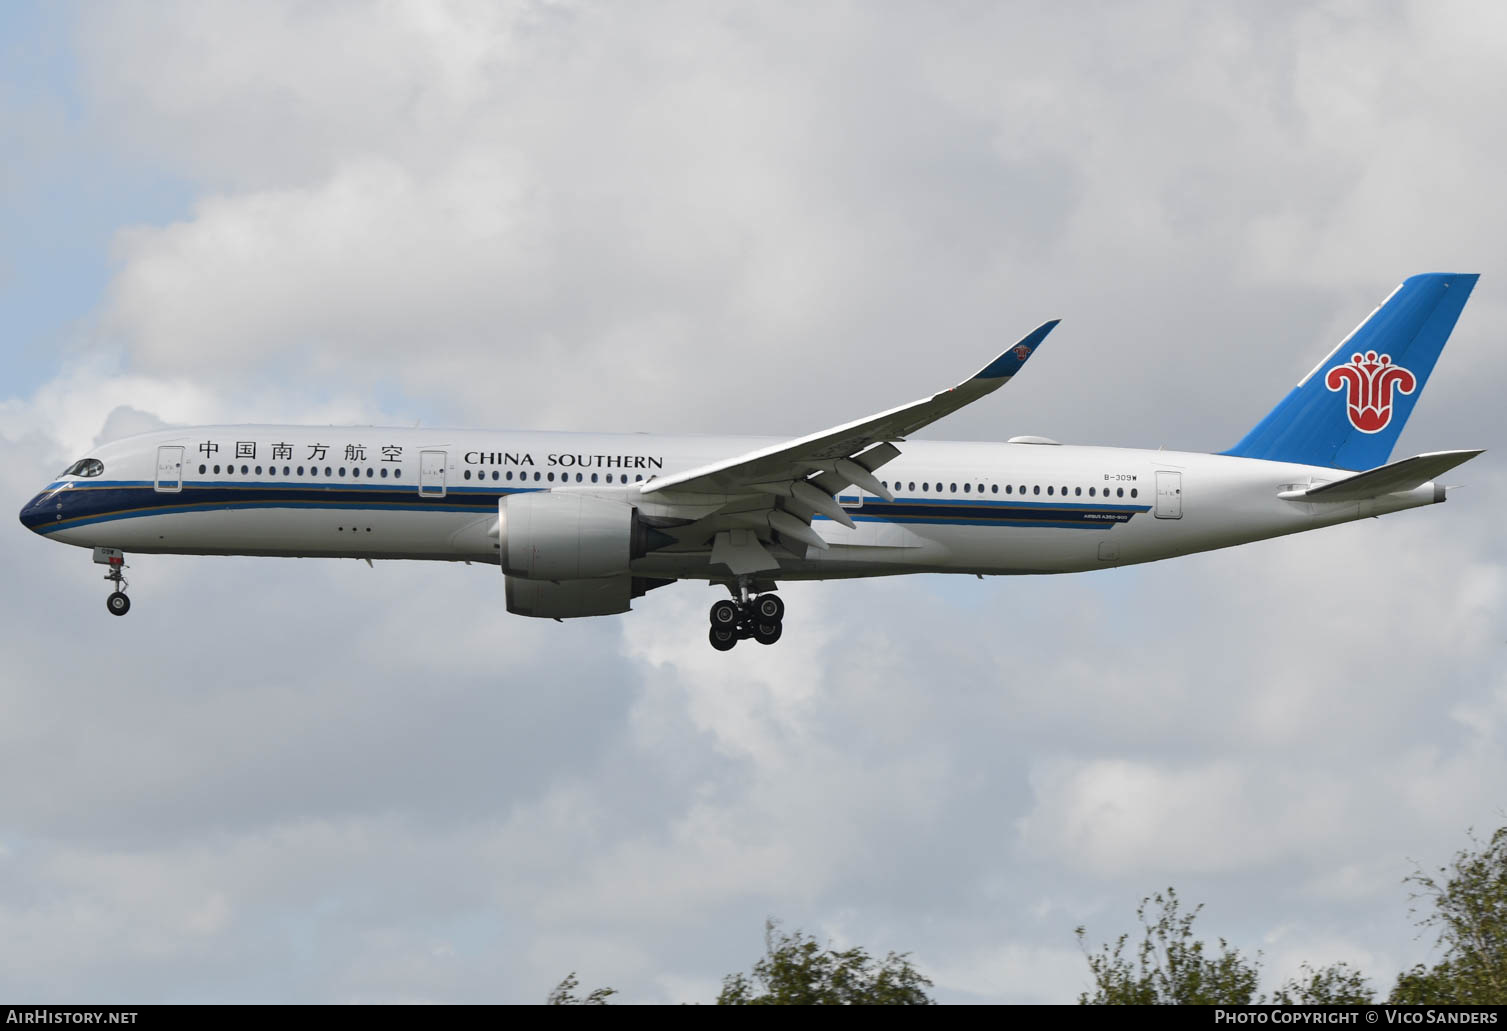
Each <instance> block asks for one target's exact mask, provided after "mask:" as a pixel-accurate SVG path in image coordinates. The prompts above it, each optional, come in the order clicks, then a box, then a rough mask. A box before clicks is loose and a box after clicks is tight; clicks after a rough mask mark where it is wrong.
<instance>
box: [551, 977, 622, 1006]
mask: <svg viewBox="0 0 1507 1031" xmlns="http://www.w3.org/2000/svg"><path fill="white" fill-rule="evenodd" d="M579 987H581V982H579V981H577V980H576V972H575V971H574V970H572V971H571V972H570V973H568V974H566V975H565V980H563V981H561V982H560V983H559V984H557V985H555V990H554V991H552V992H550V993H549V998H548V999H546V1000H544V1004H545V1005H546V1006H606V1005H607V997H608V996H610V995H616V994H617V989H616V988H596V989H593V990H592V991H590V992H588V993H587V995H586V998H584V999H582V998H578V997H577V996H576V989H577V988H579Z"/></svg>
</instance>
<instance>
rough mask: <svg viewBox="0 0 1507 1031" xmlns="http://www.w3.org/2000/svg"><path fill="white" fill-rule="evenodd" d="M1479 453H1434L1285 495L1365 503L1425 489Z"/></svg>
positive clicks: (1304, 498)
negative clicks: (1387, 495)
mask: <svg viewBox="0 0 1507 1031" xmlns="http://www.w3.org/2000/svg"><path fill="white" fill-rule="evenodd" d="M1480 453H1481V452H1480V451H1479V450H1477V451H1431V452H1429V453H1428V454H1424V455H1416V456H1414V457H1413V458H1404V459H1403V460H1402V461H1400V462H1393V463H1392V464H1391V465H1383V466H1379V467H1377V468H1375V469H1368V470H1367V471H1365V472H1363V473H1357V474H1356V475H1354V476H1349V477H1346V478H1345V479H1343V480H1336V481H1334V482H1333V483H1326V484H1324V485H1323V486H1321V487H1314V488H1313V489H1312V490H1304V491H1291V492H1288V493H1285V494H1283V495H1282V497H1284V498H1287V499H1289V500H1292V501H1321V502H1322V501H1364V500H1365V499H1366V498H1379V497H1381V496H1382V495H1383V494H1397V493H1400V492H1403V491H1409V490H1413V489H1414V488H1415V487H1421V486H1423V485H1424V484H1425V483H1428V482H1429V481H1430V480H1433V479H1436V478H1437V477H1440V476H1442V475H1444V474H1445V473H1447V472H1449V471H1450V470H1451V469H1453V468H1454V467H1455V466H1457V465H1462V464H1464V463H1465V462H1468V461H1470V460H1471V459H1472V458H1474V457H1476V456H1477V455H1479V454H1480Z"/></svg>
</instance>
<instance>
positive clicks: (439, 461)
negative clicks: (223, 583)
mask: <svg viewBox="0 0 1507 1031" xmlns="http://www.w3.org/2000/svg"><path fill="white" fill-rule="evenodd" d="M444 496H445V452H443V451H420V452H419V497H421V498H442V497H444Z"/></svg>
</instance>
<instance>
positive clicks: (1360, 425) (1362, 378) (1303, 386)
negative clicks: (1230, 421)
mask: <svg viewBox="0 0 1507 1031" xmlns="http://www.w3.org/2000/svg"><path fill="white" fill-rule="evenodd" d="M1477 278H1479V277H1478V276H1476V275H1456V274H1451V273H1437V272H1436V273H1429V274H1427V275H1421V276H1410V277H1408V278H1407V279H1405V280H1404V281H1403V283H1402V285H1401V286H1399V287H1398V288H1397V289H1396V290H1393V291H1392V294H1391V296H1390V297H1388V298H1387V299H1386V300H1385V301H1383V302H1382V303H1381V306H1380V307H1379V308H1377V309H1376V310H1375V311H1373V312H1372V313H1371V315H1370V317H1369V318H1367V319H1366V321H1364V322H1362V323H1361V324H1360V325H1359V326H1357V327H1356V328H1355V329H1354V330H1353V331H1352V332H1351V334H1350V335H1349V336H1347V337H1346V338H1345V339H1344V340H1341V341H1340V343H1339V346H1338V347H1336V348H1335V349H1334V350H1333V351H1331V352H1329V355H1328V357H1326V358H1325V359H1324V360H1323V361H1321V362H1319V364H1318V365H1316V366H1314V369H1313V371H1312V372H1310V373H1309V374H1308V375H1307V376H1304V377H1303V380H1302V382H1300V383H1299V384H1298V385H1297V386H1296V387H1294V388H1293V390H1292V392H1291V393H1290V394H1288V395H1287V396H1286V397H1285V398H1283V399H1282V401H1281V403H1280V404H1278V405H1277V407H1275V408H1273V409H1272V410H1271V412H1270V413H1268V414H1267V416H1266V418H1264V419H1262V420H1261V421H1260V422H1259V423H1257V424H1256V427H1255V429H1253V430H1251V431H1250V432H1249V433H1247V434H1246V435H1245V438H1244V439H1243V440H1241V441H1240V443H1238V444H1236V445H1235V446H1234V447H1232V448H1230V450H1228V451H1226V452H1224V453H1225V454H1227V455H1234V456H1236V457H1239V458H1265V459H1269V460H1271V461H1275V462H1297V463H1300V464H1302V465H1327V466H1332V467H1334V468H1337V469H1374V468H1375V467H1377V466H1379V465H1385V464H1386V461H1387V458H1388V456H1390V455H1391V453H1392V445H1394V444H1395V443H1397V435H1398V434H1400V433H1401V432H1402V427H1403V425H1404V424H1405V423H1406V422H1407V421H1408V416H1409V415H1411V414H1412V412H1413V406H1414V405H1415V404H1417V403H1418V396H1419V395H1420V394H1422V393H1423V386H1424V384H1425V383H1427V382H1428V378H1429V373H1431V372H1432V371H1433V370H1434V363H1435V362H1436V361H1438V359H1439V352H1440V351H1442V350H1444V342H1445V341H1446V340H1448V339H1449V334H1450V331H1451V330H1453V329H1454V328H1455V320H1456V319H1458V318H1459V317H1460V311H1461V309H1463V308H1464V307H1465V302H1466V300H1467V299H1468V298H1469V297H1470V291H1471V289H1472V288H1473V287H1474V286H1475V285H1476V280H1477Z"/></svg>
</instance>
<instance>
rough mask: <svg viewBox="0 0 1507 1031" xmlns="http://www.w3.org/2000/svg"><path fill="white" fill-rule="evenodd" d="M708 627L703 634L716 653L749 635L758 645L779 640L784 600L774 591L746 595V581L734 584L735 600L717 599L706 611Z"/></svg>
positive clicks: (730, 647)
mask: <svg viewBox="0 0 1507 1031" xmlns="http://www.w3.org/2000/svg"><path fill="white" fill-rule="evenodd" d="M710 616H711V621H712V628H711V630H710V631H709V632H708V634H707V639H708V640H709V641H711V643H712V647H713V648H715V649H717V650H718V651H719V652H725V651H731V650H732V648H733V647H734V646H735V645H737V643H738V642H739V641H741V640H743V639H745V638H748V637H752V638H753V639H754V640H755V641H758V642H759V643H760V644H774V642H776V641H778V640H779V639H780V634H781V632H782V631H783V629H784V628H783V622H784V619H785V603H784V602H783V601H781V600H780V597H779V595H777V594H760V595H758V596H757V597H753V596H751V595H750V592H749V589H748V584H747V583H745V582H740V583H739V584H738V600H737V601H730V600H729V601H719V602H717V604H715V605H713V606H712V611H711V613H710Z"/></svg>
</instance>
